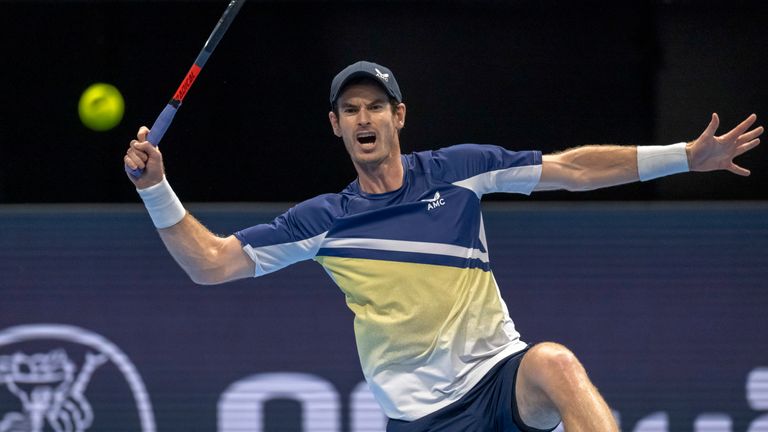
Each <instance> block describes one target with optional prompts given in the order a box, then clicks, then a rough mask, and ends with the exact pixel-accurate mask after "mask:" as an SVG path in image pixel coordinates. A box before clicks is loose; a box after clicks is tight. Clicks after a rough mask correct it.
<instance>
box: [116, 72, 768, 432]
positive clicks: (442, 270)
mask: <svg viewBox="0 0 768 432" xmlns="http://www.w3.org/2000/svg"><path fill="white" fill-rule="evenodd" d="M330 103H331V111H330V112H329V113H328V118H329V121H330V126H331V129H332V130H333V133H334V134H335V135H336V136H337V137H339V138H341V139H342V141H343V143H344V146H345V147H346V150H347V152H348V153H349V156H350V158H351V159H352V164H353V165H354V166H355V169H356V171H357V179H355V180H354V181H353V182H352V183H350V184H349V185H348V186H347V187H346V188H345V189H344V190H342V191H341V192H339V193H333V194H326V195H321V196H318V197H315V198H312V199H309V200H307V201H304V202H302V203H300V204H298V205H296V206H295V207H293V208H291V209H289V210H288V211H286V212H285V213H284V214H282V215H281V216H279V217H277V218H276V219H275V220H274V221H273V222H272V223H270V224H261V225H255V226H252V227H249V228H246V229H243V230H241V231H238V232H236V233H234V234H233V235H231V236H229V237H226V238H222V237H218V236H216V235H214V234H212V233H211V232H210V231H209V230H207V229H206V228H205V227H204V226H203V225H202V224H200V223H199V222H198V221H197V220H196V219H195V218H194V217H192V216H191V215H190V214H189V213H188V212H187V211H186V210H185V209H184V207H183V206H182V204H181V202H180V201H179V199H178V198H177V197H176V195H175V194H174V192H173V190H172V189H171V187H170V185H169V183H168V181H167V179H166V178H165V175H164V168H163V159H162V155H161V153H160V151H159V150H158V149H157V148H155V147H153V146H152V145H151V144H150V143H149V142H147V141H146V138H147V133H148V129H147V128H146V127H142V128H141V129H139V132H138V136H137V139H135V140H133V141H131V142H130V145H129V148H128V150H127V153H126V155H125V158H124V163H125V164H126V165H127V166H128V167H129V168H132V169H134V168H142V169H144V173H143V174H142V175H141V176H140V177H138V178H136V177H133V176H130V175H129V178H130V179H131V181H132V182H133V183H134V184H135V186H136V188H137V190H138V193H139V195H140V196H141V198H142V199H143V201H144V203H145V205H146V207H147V210H148V211H149V215H150V216H151V218H152V220H153V222H154V224H155V226H156V227H157V228H158V232H159V234H160V237H161V238H162V240H163V241H164V242H165V245H166V247H167V248H168V250H169V252H170V253H171V254H172V255H173V257H174V258H175V259H176V261H177V262H178V263H179V265H180V266H181V267H182V268H183V269H184V270H185V271H186V272H187V273H188V274H189V276H190V277H191V278H192V280H193V281H195V282H196V283H200V284H218V283H223V282H227V281H231V280H235V279H240V278H246V277H253V276H261V275H264V274H267V273H270V272H273V271H276V270H279V269H281V268H283V267H286V266H288V265H290V264H292V263H295V262H298V261H302V260H307V259H313V260H315V261H317V262H318V263H319V264H320V265H322V266H323V267H324V268H325V270H326V271H327V272H328V274H329V275H330V276H331V278H332V279H333V280H334V282H335V283H336V284H337V285H338V286H339V288H340V289H341V290H342V291H343V292H344V294H345V296H346V301H347V304H348V306H349V308H350V309H351V310H352V311H353V312H354V314H355V320H354V329H355V338H356V341H357V347H358V351H359V356H360V363H361V365H362V369H363V372H364V375H365V378H366V380H367V382H368V384H369V386H370V389H371V391H372V392H373V394H374V396H375V397H376V399H377V401H378V402H379V404H380V405H381V408H382V410H383V411H384V413H385V414H386V415H387V416H388V417H389V419H390V420H389V422H388V426H387V430H388V431H394V432H406V431H408V432H411V431H414V432H415V431H517V430H520V431H537V430H551V429H553V428H555V427H556V426H557V425H558V424H559V423H560V422H561V421H562V422H563V425H564V427H565V429H566V430H568V431H569V432H573V431H590V432H596V431H615V430H617V425H616V422H615V421H614V419H613V416H612V414H611V411H610V409H609V408H608V405H607V404H606V402H605V401H604V399H603V397H602V396H601V395H600V393H599V392H598V390H597V389H596V388H595V386H594V385H593V384H592V382H591V381H590V379H589V377H588V376H587V373H586V372H585V370H584V368H583V367H582V365H581V364H580V362H579V361H578V360H577V358H576V357H575V356H574V354H573V353H572V352H571V351H569V350H568V349H567V348H565V347H564V346H562V345H559V344H556V343H551V342H546V343H539V344H536V345H533V346H530V345H528V344H527V343H525V342H523V341H522V340H521V338H520V334H519V333H518V332H517V330H516V329H515V326H514V323H513V322H512V320H511V319H510V317H509V314H508V311H507V307H506V305H505V303H504V300H502V298H501V297H500V294H499V288H498V287H497V285H496V282H495V280H494V277H493V273H492V271H491V265H490V261H489V255H488V245H487V242H486V239H485V230H484V228H483V218H482V215H481V212H480V200H481V198H482V196H483V195H484V194H486V193H491V192H509V193H522V194H530V193H531V192H534V191H541V190H553V189H565V190H570V191H583V190H591V189H598V188H603V187H608V186H614V185H620V184H624V183H630V182H635V181H638V180H639V181H647V180H651V179H654V178H657V177H662V176H667V175H672V174H676V173H683V172H687V171H715V170H727V171H731V172H732V173H734V174H737V175H742V176H746V175H749V171H748V170H746V169H744V168H742V167H740V166H738V165H736V164H735V163H734V162H733V159H734V158H735V157H736V156H739V155H741V154H743V153H744V152H746V151H748V150H750V149H752V148H754V147H755V146H757V145H758V144H759V139H758V137H759V136H760V135H761V134H762V132H763V128H762V127H757V128H751V127H752V125H753V124H754V122H755V120H756V116H755V115H754V114H753V115H750V116H749V117H748V118H747V119H746V120H744V121H743V122H742V123H741V124H739V125H738V126H736V127H735V128H734V129H732V130H731V131H730V132H728V133H726V134H724V135H720V136H715V131H716V130H717V128H718V125H719V119H718V116H717V114H713V115H712V118H711V121H710V122H709V125H708V126H707V127H706V129H705V130H704V132H703V133H702V134H701V136H699V137H698V138H697V139H695V140H693V141H691V142H681V143H678V144H671V145H663V146H641V147H633V146H614V145H588V146H583V147H578V148H574V149H570V150H566V151H563V152H561V153H557V154H549V155H542V154H541V152H538V151H511V150H507V149H505V148H502V147H497V146H490V145H476V144H462V145H455V146H451V147H445V148H441V149H438V150H432V151H423V152H416V153H412V154H407V155H403V154H401V152H400V131H401V129H402V128H403V127H404V126H405V120H406V106H405V104H404V103H403V96H402V93H401V91H400V88H399V86H398V84H397V81H396V79H395V76H394V74H393V73H392V71H391V70H389V69H388V68H386V67H384V66H381V65H378V64H375V63H370V62H365V61H361V62H357V63H355V64H353V65H350V66H348V67H347V68H345V69H344V70H342V71H341V72H339V74H338V75H336V77H335V78H334V79H333V82H332V83H331V92H330Z"/></svg>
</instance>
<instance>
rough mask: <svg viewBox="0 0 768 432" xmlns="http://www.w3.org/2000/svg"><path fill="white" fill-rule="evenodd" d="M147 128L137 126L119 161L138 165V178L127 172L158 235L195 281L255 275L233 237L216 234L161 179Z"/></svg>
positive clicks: (159, 159) (162, 171)
mask: <svg viewBox="0 0 768 432" xmlns="http://www.w3.org/2000/svg"><path fill="white" fill-rule="evenodd" d="M148 133H149V129H147V128H146V127H142V128H141V129H139V133H138V135H137V137H136V138H137V139H135V140H133V141H131V143H130V146H129V148H128V151H127V152H126V155H125V157H124V158H123V162H124V163H125V165H126V166H128V167H129V168H131V169H136V168H141V169H143V170H144V171H143V173H142V174H141V176H140V177H134V176H132V175H130V174H128V178H129V179H130V180H131V181H132V182H133V184H134V185H135V186H136V189H137V190H138V191H139V195H141V197H142V199H143V200H144V203H145V205H146V206H147V210H149V213H150V216H151V217H152V221H153V222H154V224H155V226H156V227H157V228H158V233H159V234H160V238H161V239H162V240H163V243H165V247H166V248H167V249H168V251H169V252H170V253H171V255H172V256H173V258H174V259H175V260H176V262H177V263H179V265H180V266H181V268H182V269H184V271H185V272H186V273H187V274H188V275H189V277H190V278H191V279H192V280H193V281H195V282H196V283H199V284H216V283H223V282H227V281H231V280H235V279H242V278H246V277H249V276H253V275H254V274H255V264H254V262H253V260H251V259H250V257H248V255H247V254H246V253H245V251H243V248H242V245H241V244H240V240H238V239H237V238H236V237H235V236H229V237H226V238H222V237H219V236H217V235H215V234H213V233H212V232H211V231H209V230H208V229H207V228H206V227H204V226H203V225H202V224H201V223H200V222H198V221H197V219H195V218H194V217H192V215H190V214H189V213H187V211H186V210H184V207H182V205H181V202H180V201H179V200H178V198H176V195H175V194H174V193H173V190H171V188H170V186H169V185H168V182H167V181H166V180H165V169H164V167H163V157H162V154H161V153H160V150H159V149H158V148H157V147H155V146H153V145H152V144H150V143H149V142H148V141H147V134H148Z"/></svg>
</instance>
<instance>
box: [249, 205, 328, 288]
mask: <svg viewBox="0 0 768 432" xmlns="http://www.w3.org/2000/svg"><path fill="white" fill-rule="evenodd" d="M332 197H333V195H322V196H319V197H317V198H313V199H311V200H308V201H305V202H303V203H301V204H298V205H296V206H295V207H292V208H291V209H289V210H288V211H287V212H285V213H283V214H282V215H280V216H278V217H276V218H275V219H274V220H273V221H272V222H271V223H268V224H259V225H255V226H252V227H250V228H246V229H244V230H241V231H237V232H236V233H235V237H237V238H238V239H239V240H240V242H241V243H242V244H243V250H244V251H245V253H246V254H248V256H250V257H251V259H252V260H253V262H254V263H255V264H256V273H255V274H254V276H262V275H265V274H267V273H272V272H274V271H277V270H280V269H281V268H284V267H287V266H289V265H291V264H294V263H297V262H299V261H304V260H308V259H312V258H314V257H315V255H316V254H317V251H318V250H319V249H320V244H321V243H322V241H323V239H324V238H325V235H326V234H327V233H328V229H329V228H330V226H331V225H332V223H333V220H334V217H333V214H334V211H333V200H332Z"/></svg>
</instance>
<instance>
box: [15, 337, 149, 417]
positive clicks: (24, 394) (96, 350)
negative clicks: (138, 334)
mask: <svg viewBox="0 0 768 432" xmlns="http://www.w3.org/2000/svg"><path fill="white" fill-rule="evenodd" d="M30 341H35V343H36V345H35V346H36V347H38V346H39V342H38V341H50V342H51V345H50V348H46V349H44V350H40V349H39V348H35V350H36V352H24V350H23V349H21V348H20V349H18V350H12V351H11V353H10V354H2V355H0V389H2V388H3V387H5V388H7V390H8V391H9V392H10V393H11V394H12V395H13V396H15V397H16V398H17V399H18V401H19V405H20V407H21V410H20V411H10V410H9V411H5V412H3V411H0V432H10V431H13V432H42V431H48V430H53V431H55V432H85V431H87V430H88V429H89V428H90V427H91V426H92V425H93V422H94V420H95V418H96V415H97V414H96V413H94V410H93V408H92V405H91V403H90V402H89V400H88V399H87V397H86V391H87V387H88V384H89V383H90V382H91V381H92V380H93V379H94V378H95V377H94V374H95V373H96V372H97V370H98V369H99V367H101V366H102V365H105V364H107V363H109V362H111V363H112V364H114V365H115V366H116V367H117V369H118V370H119V371H120V372H121V373H122V375H123V377H124V378H125V379H126V381H127V384H128V386H129V388H130V389H131V392H132V393H133V398H134V400H135V402H136V408H137V409H138V416H139V421H140V423H141V431H142V432H155V420H154V415H153V413H152V405H151V403H150V401H149V395H148V394H147V391H146V389H145V387H144V383H143V381H142V379H141V376H140V375H139V374H138V372H137V371H136V368H135V367H134V366H133V364H132V363H131V361H130V360H129V359H128V357H127V356H126V355H125V354H124V353H123V352H122V351H121V350H120V349H119V348H118V347H117V346H116V345H115V344H113V343H112V342H110V341H108V340H107V339H105V338H104V337H102V336H100V335H98V334H95V333H93V332H91V331H88V330H85V329H82V328H78V327H73V326H66V325H58V324H37V325H23V326H17V327H10V328H7V329H4V330H1V331H0V348H2V347H6V346H8V345H13V344H22V343H25V342H30ZM57 342H58V343H60V344H61V343H69V344H77V345H80V346H81V347H82V348H85V350H86V351H85V355H84V359H83V360H82V361H81V362H80V364H78V362H77V361H76V360H74V356H72V355H70V354H68V353H67V351H66V350H65V349H64V348H62V347H61V345H59V346H57V345H56V343H57Z"/></svg>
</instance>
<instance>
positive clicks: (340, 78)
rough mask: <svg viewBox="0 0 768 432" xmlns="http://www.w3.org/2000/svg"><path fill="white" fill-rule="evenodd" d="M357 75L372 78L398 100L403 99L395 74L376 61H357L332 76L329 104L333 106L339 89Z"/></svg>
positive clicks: (339, 93)
mask: <svg viewBox="0 0 768 432" xmlns="http://www.w3.org/2000/svg"><path fill="white" fill-rule="evenodd" d="M357 77H368V78H372V79H373V80H374V81H376V82H377V83H379V84H381V87H382V88H383V89H384V91H386V92H387V94H389V95H390V96H392V97H393V98H395V99H396V100H397V101H398V102H402V101H403V94H402V93H400V86H398V85H397V81H396V80H395V75H394V74H393V73H392V71H391V70H389V69H388V68H386V67H384V66H382V65H378V64H376V63H371V62H368V61H359V62H357V63H354V64H351V65H349V66H347V67H345V68H344V70H342V71H341V72H339V73H338V74H337V75H336V76H335V77H334V78H333V82H331V106H333V105H334V104H335V103H336V100H337V99H338V98H339V96H341V90H342V89H343V88H344V86H345V85H346V84H347V83H348V82H349V80H351V79H353V78H357Z"/></svg>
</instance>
